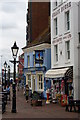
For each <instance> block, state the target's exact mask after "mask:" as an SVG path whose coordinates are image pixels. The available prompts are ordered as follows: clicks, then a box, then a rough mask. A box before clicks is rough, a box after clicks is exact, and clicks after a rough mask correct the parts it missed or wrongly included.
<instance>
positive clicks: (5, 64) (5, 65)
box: [4, 61, 7, 89]
mask: <svg viewBox="0 0 80 120" xmlns="http://www.w3.org/2000/svg"><path fill="white" fill-rule="evenodd" d="M4 68H5V84H4V89H6V84H7V81H6V68H7V63H6V61H5V63H4Z"/></svg>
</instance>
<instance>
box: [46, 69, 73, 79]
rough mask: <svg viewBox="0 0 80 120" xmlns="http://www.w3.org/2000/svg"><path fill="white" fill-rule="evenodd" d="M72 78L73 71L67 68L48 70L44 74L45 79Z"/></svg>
mask: <svg viewBox="0 0 80 120" xmlns="http://www.w3.org/2000/svg"><path fill="white" fill-rule="evenodd" d="M63 77H66V78H68V79H69V78H70V79H72V78H73V70H72V69H71V68H69V67H67V68H59V69H58V68H57V69H50V70H48V71H47V72H46V73H45V78H53V79H54V78H63Z"/></svg>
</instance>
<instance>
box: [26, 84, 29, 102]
mask: <svg viewBox="0 0 80 120" xmlns="http://www.w3.org/2000/svg"><path fill="white" fill-rule="evenodd" d="M28 97H29V87H28V85H26V102H27V103H28Z"/></svg>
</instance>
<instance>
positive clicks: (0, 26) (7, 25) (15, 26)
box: [0, 23, 17, 30]
mask: <svg viewBox="0 0 80 120" xmlns="http://www.w3.org/2000/svg"><path fill="white" fill-rule="evenodd" d="M16 28H17V25H16V24H10V23H4V24H2V25H0V29H2V30H7V29H16Z"/></svg>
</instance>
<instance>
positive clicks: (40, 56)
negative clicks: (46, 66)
mask: <svg viewBox="0 0 80 120" xmlns="http://www.w3.org/2000/svg"><path fill="white" fill-rule="evenodd" d="M35 63H38V64H43V50H36V51H35Z"/></svg>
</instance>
